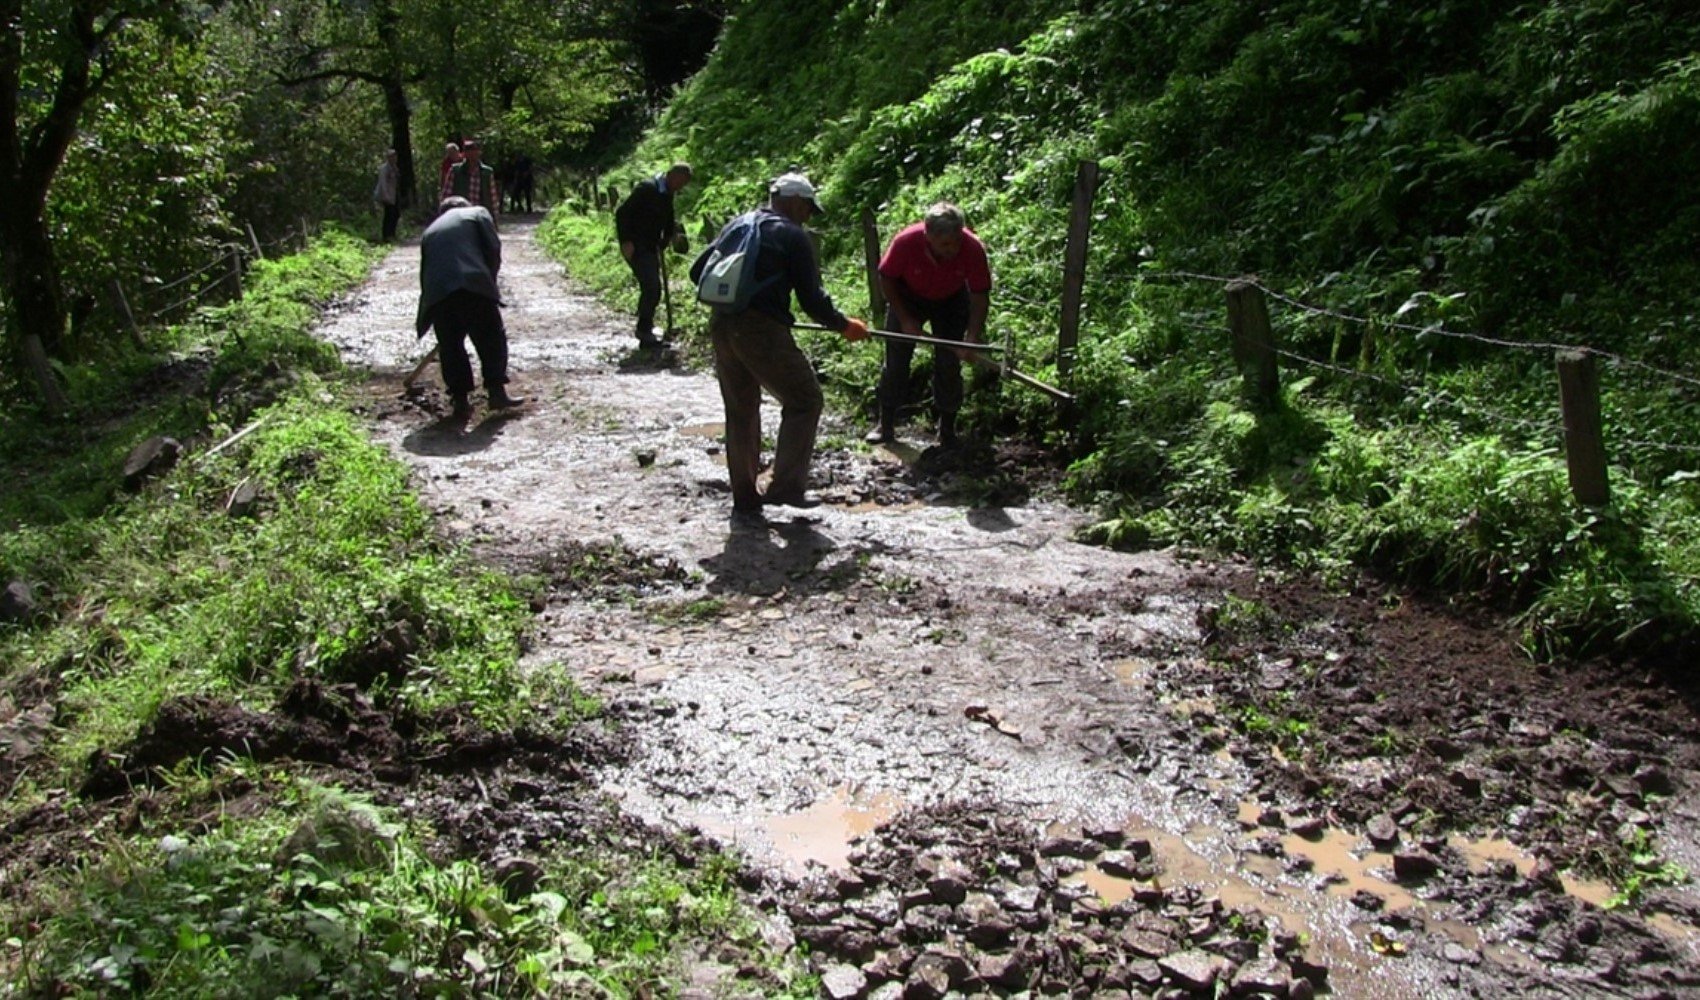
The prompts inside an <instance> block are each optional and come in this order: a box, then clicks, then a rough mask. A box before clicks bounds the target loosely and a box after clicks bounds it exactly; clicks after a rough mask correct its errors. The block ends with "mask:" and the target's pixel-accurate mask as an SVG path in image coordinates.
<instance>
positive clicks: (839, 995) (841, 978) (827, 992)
mask: <svg viewBox="0 0 1700 1000" xmlns="http://www.w3.org/2000/svg"><path fill="white" fill-rule="evenodd" d="M820 989H821V995H822V996H824V997H829V998H831V1000H860V998H861V997H864V996H867V993H868V977H867V976H865V975H863V974H862V970H861V969H858V968H856V967H855V966H854V965H835V966H833V967H832V968H830V969H828V970H826V972H825V973H824V974H822V975H821V977H820Z"/></svg>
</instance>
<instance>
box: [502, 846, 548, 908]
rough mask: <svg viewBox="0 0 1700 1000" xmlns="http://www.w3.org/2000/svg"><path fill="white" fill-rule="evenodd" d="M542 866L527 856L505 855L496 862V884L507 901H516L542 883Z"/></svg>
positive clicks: (528, 894)
mask: <svg viewBox="0 0 1700 1000" xmlns="http://www.w3.org/2000/svg"><path fill="white" fill-rule="evenodd" d="M543 875H544V872H543V866H542V865H540V864H538V863H537V862H535V861H531V860H529V859H527V858H516V857H507V858H502V859H501V860H499V861H497V862H496V884H497V885H499V886H501V887H502V894H503V895H504V896H506V897H507V898H508V901H509V902H518V901H519V900H521V899H524V898H526V897H527V896H530V895H531V894H532V893H534V892H536V891H537V887H538V886H540V885H542V884H543Z"/></svg>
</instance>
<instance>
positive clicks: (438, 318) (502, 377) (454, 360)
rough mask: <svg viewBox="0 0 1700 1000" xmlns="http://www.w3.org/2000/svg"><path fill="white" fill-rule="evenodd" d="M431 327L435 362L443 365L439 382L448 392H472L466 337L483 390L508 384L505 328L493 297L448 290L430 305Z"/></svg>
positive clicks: (500, 312)
mask: <svg viewBox="0 0 1700 1000" xmlns="http://www.w3.org/2000/svg"><path fill="white" fill-rule="evenodd" d="M430 318H431V328H432V329H433V330H435V331H436V332H437V362H438V363H439V364H440V365H442V367H443V385H444V386H446V387H447V388H448V390H449V391H450V392H454V393H464V392H471V391H472V361H471V360H470V359H469V358H468V357H467V356H466V338H468V337H471V338H472V348H473V350H475V351H477V352H478V370H479V373H480V374H481V375H483V377H484V391H485V392H490V391H492V390H494V389H495V388H496V387H497V386H502V385H507V384H508V331H507V328H505V327H504V326H503V325H502V307H501V306H500V305H497V304H496V300H495V299H487V298H485V297H484V296H482V295H478V294H476V293H473V292H468V291H465V290H462V291H458V292H450V293H449V296H448V298H445V299H443V301H441V302H439V303H437V304H436V305H434V306H432V307H431V317H430Z"/></svg>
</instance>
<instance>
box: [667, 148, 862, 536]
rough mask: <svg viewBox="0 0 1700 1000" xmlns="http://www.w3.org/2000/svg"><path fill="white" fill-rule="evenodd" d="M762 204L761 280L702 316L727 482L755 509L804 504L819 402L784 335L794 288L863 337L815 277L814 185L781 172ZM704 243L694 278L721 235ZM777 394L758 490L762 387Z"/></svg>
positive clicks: (736, 507)
mask: <svg viewBox="0 0 1700 1000" xmlns="http://www.w3.org/2000/svg"><path fill="white" fill-rule="evenodd" d="M768 194H769V197H768V204H767V207H765V208H762V209H759V210H758V211H757V221H758V224H759V225H760V227H761V247H760V249H759V250H757V252H756V263H755V273H754V275H753V277H754V280H755V283H756V285H757V286H758V290H757V291H756V293H755V294H754V295H753V296H752V297H751V298H750V303H749V306H748V307H747V308H745V309H743V310H742V311H740V312H732V311H731V310H730V309H729V308H727V307H722V306H716V307H715V308H714V313H713V315H712V316H711V317H710V318H709V321H708V334H709V337H710V338H711V339H712V340H713V341H714V373H715V375H716V376H717V377H718V378H719V379H720V399H721V401H722V402H723V403H724V404H725V406H726V472H727V477H728V478H729V479H730V480H731V484H732V509H733V511H735V512H737V513H741V514H750V513H758V512H760V510H761V507H762V504H764V503H767V504H783V505H785V506H790V507H810V506H814V504H815V501H812V500H809V499H808V498H807V495H806V493H805V488H806V487H807V485H808V477H809V461H810V459H811V458H812V457H813V455H814V448H815V431H816V429H817V428H818V427H819V425H820V415H821V407H822V399H821V391H820V382H819V380H817V379H816V378H815V370H814V366H813V365H811V364H810V363H809V359H808V357H807V356H805V355H804V354H803V352H802V351H801V350H799V349H798V348H797V341H796V340H795V339H794V338H793V337H792V336H791V326H792V323H793V322H794V321H793V319H792V317H791V311H790V309H791V294H792V293H793V292H795V293H796V295H797V304H798V305H800V306H802V308H803V311H804V312H806V313H808V314H809V316H811V317H812V318H813V319H814V320H815V321H816V322H818V323H820V324H821V325H822V326H825V327H827V328H828V329H832V330H837V331H840V332H841V333H843V334H844V339H846V340H851V341H855V340H861V339H863V338H865V337H867V335H868V325H867V324H866V323H864V322H862V321H861V320H859V319H851V318H849V317H846V316H845V315H844V314H843V313H841V312H839V311H838V309H837V307H836V306H834V305H833V304H832V298H831V296H829V295H827V293H826V289H825V288H822V287H821V277H820V267H819V265H818V264H816V263H815V250H814V245H813V244H812V243H810V242H809V234H808V232H807V231H806V230H804V229H803V223H805V222H808V221H809V218H810V217H811V216H813V215H815V214H817V213H819V212H820V204H819V203H818V202H817V201H816V200H815V187H814V185H813V184H811V183H809V179H808V178H807V177H805V176H803V175H802V174H795V173H792V174H783V175H781V176H780V177H778V178H776V179H775V180H774V181H773V184H772V185H771V186H770V187H769V189H768ZM726 233H727V231H726V230H721V234H720V237H717V238H716V239H715V242H714V243H710V244H709V245H708V247H707V249H705V250H704V251H703V253H702V255H701V256H699V257H698V258H697V259H696V263H694V264H692V265H691V280H692V281H698V280H700V279H701V278H702V272H703V270H704V268H706V267H707V266H708V258H709V255H710V254H712V253H713V251H714V247H715V245H716V244H718V243H719V242H720V239H721V238H724V237H725V236H726ZM763 389H766V390H767V391H768V392H770V393H772V394H773V397H774V398H775V399H777V400H779V406H780V418H779V438H778V441H777V443H776V444H775V446H774V450H773V477H772V479H771V480H770V481H769V482H768V487H767V491H766V492H765V493H763V492H761V491H759V490H758V489H757V488H756V474H757V472H758V470H759V469H760V466H761V391H762V390H763Z"/></svg>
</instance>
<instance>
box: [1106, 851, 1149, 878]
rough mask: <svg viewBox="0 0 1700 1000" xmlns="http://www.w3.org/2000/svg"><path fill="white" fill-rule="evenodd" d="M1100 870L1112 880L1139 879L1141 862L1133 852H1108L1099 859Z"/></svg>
mask: <svg viewBox="0 0 1700 1000" xmlns="http://www.w3.org/2000/svg"><path fill="white" fill-rule="evenodd" d="M1098 870H1099V871H1101V872H1103V873H1104V874H1105V875H1109V876H1111V877H1112V878H1137V877H1138V875H1139V861H1138V859H1137V858H1135V857H1134V856H1133V852H1132V851H1106V852H1104V853H1103V854H1102V855H1101V856H1099V858H1098Z"/></svg>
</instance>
